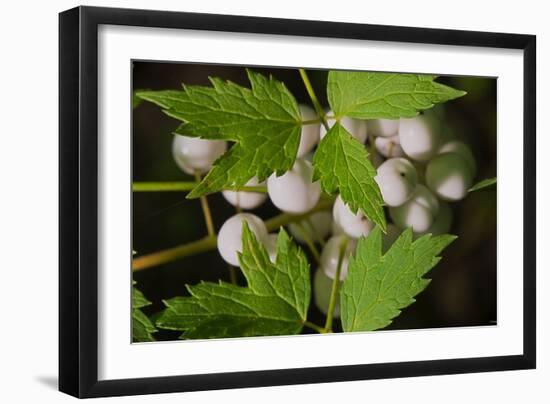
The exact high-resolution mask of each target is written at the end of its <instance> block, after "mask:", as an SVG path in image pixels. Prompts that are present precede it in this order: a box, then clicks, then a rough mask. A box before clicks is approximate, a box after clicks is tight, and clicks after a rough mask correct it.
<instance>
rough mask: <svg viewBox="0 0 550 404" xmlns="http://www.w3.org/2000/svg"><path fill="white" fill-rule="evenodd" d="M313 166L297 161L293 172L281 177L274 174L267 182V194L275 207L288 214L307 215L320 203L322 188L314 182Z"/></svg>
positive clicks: (304, 161)
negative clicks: (306, 213)
mask: <svg viewBox="0 0 550 404" xmlns="http://www.w3.org/2000/svg"><path fill="white" fill-rule="evenodd" d="M312 178H313V166H312V165H311V163H310V162H309V161H306V160H303V159H297V160H296V162H295V163H294V166H293V167H292V169H291V170H289V171H287V172H286V173H285V174H283V175H282V176H280V177H277V176H276V174H272V175H271V176H270V177H269V178H268V180H267V193H268V194H269V198H270V199H271V202H273V205H275V206H276V207H277V208H279V209H280V210H282V211H283V212H287V213H294V214H299V213H305V212H307V211H309V210H311V209H312V208H313V207H314V206H315V205H316V204H317V202H318V201H319V197H320V196H321V187H320V185H319V183H318V182H312Z"/></svg>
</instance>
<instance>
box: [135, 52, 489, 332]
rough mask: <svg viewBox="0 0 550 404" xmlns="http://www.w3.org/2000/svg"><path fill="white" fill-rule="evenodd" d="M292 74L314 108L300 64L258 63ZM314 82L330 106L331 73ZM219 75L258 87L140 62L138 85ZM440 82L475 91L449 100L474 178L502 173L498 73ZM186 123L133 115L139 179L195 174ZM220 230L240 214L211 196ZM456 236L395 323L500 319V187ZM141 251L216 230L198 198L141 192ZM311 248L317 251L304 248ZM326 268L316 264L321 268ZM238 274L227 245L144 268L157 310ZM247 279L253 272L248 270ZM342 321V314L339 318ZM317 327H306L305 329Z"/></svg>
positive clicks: (229, 72) (461, 205)
mask: <svg viewBox="0 0 550 404" xmlns="http://www.w3.org/2000/svg"><path fill="white" fill-rule="evenodd" d="M253 69H254V70H255V71H258V72H261V73H263V74H266V75H268V74H272V75H274V76H275V77H276V78H277V79H279V80H281V81H283V82H284V83H285V84H286V85H287V87H288V88H289V90H290V91H291V92H292V94H293V95H294V96H295V97H296V99H297V101H298V102H299V103H305V104H308V105H311V102H310V100H309V97H308V95H307V93H306V91H305V89H304V86H303V83H302V81H301V79H300V76H299V74H298V71H297V70H296V69H278V68H277V69H276V68H257V67H254V68H253ZM309 75H310V79H311V81H312V83H313V86H314V88H315V90H316V92H317V95H318V97H319V98H320V101H321V103H322V104H323V105H324V106H327V105H328V103H327V100H326V93H325V88H326V78H327V72H326V71H320V70H318V71H309ZM208 76H216V77H220V78H223V79H226V80H231V81H234V82H236V83H238V84H240V85H243V86H246V87H249V83H248V80H247V77H246V72H245V69H244V67H242V66H227V65H205V64H178V63H157V62H134V63H133V87H134V89H152V90H161V89H162V90H164V89H180V88H181V83H186V84H199V85H209V82H208ZM437 81H438V82H441V83H444V84H448V85H450V86H453V87H455V88H458V89H461V90H465V91H467V92H468V94H467V95H466V96H464V97H462V98H459V99H457V100H454V101H451V102H448V103H446V104H444V106H443V107H442V108H444V114H445V121H446V123H447V124H448V125H449V126H450V127H451V128H452V129H453V131H454V133H455V134H456V138H457V139H458V140H462V141H464V142H465V143H467V144H468V145H470V147H471V149H472V152H473V154H474V156H475V158H476V161H477V165H478V170H477V177H476V179H475V181H474V182H477V181H478V180H480V179H483V178H487V177H493V176H495V175H496V79H492V78H475V77H449V76H440V77H439V78H438V79H437ZM178 124H179V123H178V121H176V120H174V119H172V118H170V117H168V116H166V115H165V114H164V113H162V112H161V109H160V108H159V107H157V106H155V105H153V104H150V103H147V102H143V103H141V104H140V105H139V106H138V107H137V108H136V109H135V110H134V113H133V145H132V147H133V150H132V153H133V154H132V156H133V163H132V164H133V167H132V168H133V181H192V180H193V178H192V177H190V176H188V175H186V174H185V173H183V172H182V171H180V170H179V168H178V167H177V166H176V164H175V162H174V161H173V159H172V152H171V144H172V134H171V133H172V131H173V130H174V129H175V128H176V127H177V126H178ZM208 200H209V203H210V207H211V210H212V215H213V219H214V224H215V227H216V231H217V230H219V228H220V226H221V225H222V224H223V222H224V221H225V220H226V219H227V218H229V217H230V216H232V215H233V214H235V208H234V207H233V206H232V205H230V204H229V203H228V202H226V201H225V199H224V198H223V197H222V195H221V194H220V193H218V194H213V195H211V196H209V197H208ZM451 206H452V209H453V215H454V217H453V226H452V229H451V233H453V234H456V235H458V236H459V238H458V240H456V241H455V242H454V243H453V244H451V246H449V247H448V248H447V249H446V250H445V251H444V252H443V259H442V261H441V262H440V263H439V264H438V265H437V266H436V267H435V268H434V269H433V270H432V271H430V272H429V274H428V278H431V279H432V282H431V284H430V285H429V286H428V288H427V289H426V290H425V291H424V292H422V293H421V294H420V295H419V296H418V297H417V302H416V303H414V304H412V305H411V306H409V307H407V308H406V309H404V311H403V313H402V314H401V315H400V316H398V317H397V318H396V319H395V320H394V321H393V323H392V324H391V325H390V326H388V327H387V328H386V329H414V328H434V327H456V326H479V325H489V324H495V323H496V320H497V317H496V278H497V272H496V189H495V188H491V189H486V190H482V191H478V192H474V193H472V194H470V195H469V196H467V197H466V199H464V200H462V201H459V202H455V203H453V204H452V205H451ZM251 213H254V214H256V215H258V216H260V217H261V218H263V219H267V218H270V217H272V216H275V215H277V214H279V213H280V212H279V210H278V209H276V208H275V207H274V206H273V205H272V204H271V202H270V201H269V199H268V200H267V201H266V202H265V203H264V204H263V205H261V206H260V207H259V208H258V209H255V210H252V211H251ZM132 220H133V229H132V232H133V233H132V234H133V248H134V250H136V251H137V252H138V256H139V255H145V254H148V253H152V252H155V251H158V250H162V249H166V248H169V247H173V246H176V245H179V244H184V243H187V242H190V241H194V240H196V239H199V238H202V237H204V236H205V235H206V227H205V224H204V219H203V215H202V211H201V207H200V203H199V202H198V200H186V199H185V194H184V193H179V192H158V193H157V192H147V193H133V211H132ZM304 251H306V252H307V248H304ZM315 269H316V268H315V266H312V271H314V270H315ZM218 279H223V280H226V281H229V271H228V265H227V264H226V263H225V261H223V260H222V258H221V257H220V256H219V254H218V252H217V250H214V251H211V252H208V253H203V254H200V255H196V256H192V257H186V258H184V259H181V260H179V261H175V262H172V263H169V264H165V265H162V266H158V267H154V268H149V269H146V270H142V271H138V272H135V273H134V280H136V281H137V282H138V285H137V286H138V287H139V289H140V290H141V291H142V292H143V293H144V294H145V296H146V297H147V298H148V299H149V300H151V301H152V302H153V305H152V306H149V307H146V308H144V311H145V312H146V314H148V315H152V314H154V313H156V312H158V311H160V310H162V309H163V307H164V306H163V304H162V299H168V298H171V297H173V296H182V295H186V294H187V291H186V289H185V284H195V283H198V282H199V281H200V280H205V281H214V282H215V281H217V280H218ZM239 282H240V284H242V285H244V284H245V282H244V279H243V277H242V276H240V279H239ZM308 319H309V320H311V321H313V322H315V323H318V324H323V322H324V316H323V315H322V314H321V313H320V312H319V311H318V310H317V308H316V307H315V304H314V303H313V302H312V304H311V306H310V313H309V317H308ZM336 323H337V324H338V326H339V321H337V322H336ZM306 332H307V333H308V332H310V331H309V329H306V328H304V333H306ZM179 334H180V333H179V332H170V331H165V330H161V331H159V332H158V333H156V334H155V337H156V338H157V339H159V340H170V339H176V338H177V336H178V335H179Z"/></svg>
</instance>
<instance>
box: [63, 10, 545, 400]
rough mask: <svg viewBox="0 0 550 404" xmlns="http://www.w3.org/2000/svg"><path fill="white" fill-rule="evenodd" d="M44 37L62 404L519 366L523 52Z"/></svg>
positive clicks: (356, 42)
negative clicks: (56, 202)
mask: <svg viewBox="0 0 550 404" xmlns="http://www.w3.org/2000/svg"><path fill="white" fill-rule="evenodd" d="M59 22H60V52H59V54H60V66H59V69H60V329H59V331H60V341H59V343H60V361H59V364H60V369H59V386H60V390H61V391H64V392H66V393H68V394H71V395H74V396H77V397H99V396H113V395H130V394H147V393H161V392H179V391H193V390H208V389H221V388H238V387H254V386H269V385H283V384H298V383H320V382H333V381H345V380H360V379H377V378H394V377H408V376H421V375H438V374H453V373H466V372H484V371H498V370H512V369H530V368H534V367H535V356H536V355H535V345H536V343H535V300H536V299H535V118H536V117H535V98H536V97H535V89H536V88H535V51H536V49H535V47H536V45H535V44H536V42H535V37H534V36H530V35H519V34H501V33H486V32H468V31H451V30H436V29H423V28H409V27H393V26H392V27H390V26H375V25H364V24H347V23H336V22H322V21H298V20H283V19H271V18H257V17H238V16H222V15H211V14H194V13H179V12H164V11H162V12H161V11H146V10H124V9H108V8H93V7H78V8H75V9H72V10H68V11H65V12H63V13H61V14H60V20H59ZM497 184H498V185H497Z"/></svg>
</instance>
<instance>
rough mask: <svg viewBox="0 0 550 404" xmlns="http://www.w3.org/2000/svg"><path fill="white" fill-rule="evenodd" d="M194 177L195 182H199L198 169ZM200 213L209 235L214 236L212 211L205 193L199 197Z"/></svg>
mask: <svg viewBox="0 0 550 404" xmlns="http://www.w3.org/2000/svg"><path fill="white" fill-rule="evenodd" d="M195 179H196V181H197V182H201V175H200V173H199V172H198V171H195ZM200 201H201V208H202V213H203V214H204V221H205V222H206V230H207V231H208V235H209V236H215V235H216V230H215V229H214V221H213V220H212V212H211V211H210V206H209V205H208V199H206V195H202V196H201V197H200Z"/></svg>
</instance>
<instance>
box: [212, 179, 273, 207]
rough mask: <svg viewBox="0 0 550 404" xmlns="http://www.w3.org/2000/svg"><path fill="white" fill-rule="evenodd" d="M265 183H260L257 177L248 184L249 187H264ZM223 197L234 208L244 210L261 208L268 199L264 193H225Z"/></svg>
mask: <svg viewBox="0 0 550 404" xmlns="http://www.w3.org/2000/svg"><path fill="white" fill-rule="evenodd" d="M264 184H265V182H262V183H259V182H258V179H257V178H256V177H253V178H252V179H251V180H250V181H248V182H247V183H246V185H248V186H257V185H264ZM222 195H223V197H224V198H225V200H226V201H227V202H229V203H230V204H231V205H233V206H238V207H240V208H242V209H254V208H257V207H258V206H260V205H261V204H262V203H264V202H265V200H266V199H267V194H265V193H262V192H243V191H223V192H222Z"/></svg>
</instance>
